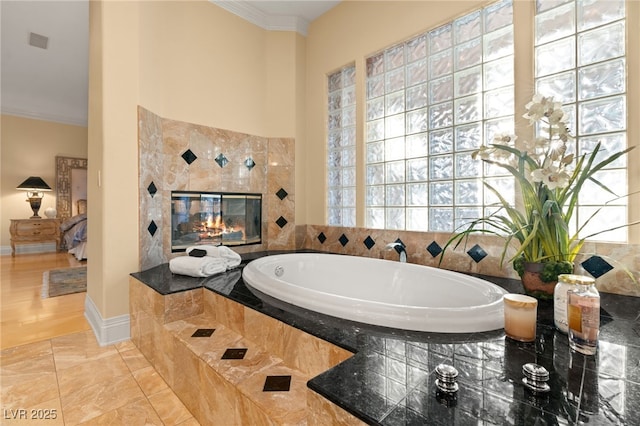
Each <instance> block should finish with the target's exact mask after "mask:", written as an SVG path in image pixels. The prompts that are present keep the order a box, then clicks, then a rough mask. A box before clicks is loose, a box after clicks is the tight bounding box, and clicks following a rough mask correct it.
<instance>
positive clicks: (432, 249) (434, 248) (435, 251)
mask: <svg viewBox="0 0 640 426" xmlns="http://www.w3.org/2000/svg"><path fill="white" fill-rule="evenodd" d="M427 251H428V252H429V253H430V254H431V256H433V257H436V256H437V255H439V254H440V253H442V247H440V244H438V243H436V242H435V241H431V244H429V245H428V246H427Z"/></svg>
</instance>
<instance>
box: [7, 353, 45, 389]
mask: <svg viewBox="0 0 640 426" xmlns="http://www.w3.org/2000/svg"><path fill="white" fill-rule="evenodd" d="M55 371H56V369H55V365H54V363H53V356H52V355H51V354H45V355H38V356H35V357H29V358H24V359H23V360H22V361H20V362H14V363H11V364H9V365H5V364H4V362H2V363H0V380H2V386H11V385H15V384H18V383H23V382H26V381H29V380H35V379H37V378H38V377H39V376H41V375H42V374H45V373H55Z"/></svg>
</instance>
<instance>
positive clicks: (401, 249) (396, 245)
mask: <svg viewBox="0 0 640 426" xmlns="http://www.w3.org/2000/svg"><path fill="white" fill-rule="evenodd" d="M385 248H386V249H395V250H396V251H397V252H398V253H399V254H400V262H402V263H406V262H407V250H406V247H405V246H404V244H402V243H399V242H394V243H389V244H387V245H386V247H385Z"/></svg>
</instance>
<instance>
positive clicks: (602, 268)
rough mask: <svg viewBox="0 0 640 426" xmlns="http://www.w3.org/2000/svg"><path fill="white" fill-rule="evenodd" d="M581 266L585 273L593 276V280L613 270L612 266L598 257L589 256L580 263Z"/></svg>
mask: <svg viewBox="0 0 640 426" xmlns="http://www.w3.org/2000/svg"><path fill="white" fill-rule="evenodd" d="M581 265H582V267H583V268H584V269H585V271H587V272H588V273H590V274H591V275H592V276H593V278H600V277H601V276H603V275H604V274H606V273H607V272H609V271H610V270H612V269H613V266H611V265H610V264H609V263H608V262H607V261H606V260H604V259H603V258H601V257H600V256H591V257H590V258H589V259H587V260H585V261H584V262H582V263H581Z"/></svg>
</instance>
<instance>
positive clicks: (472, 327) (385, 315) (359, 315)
mask: <svg viewBox="0 0 640 426" xmlns="http://www.w3.org/2000/svg"><path fill="white" fill-rule="evenodd" d="M318 256H320V257H328V256H345V257H351V258H358V259H368V260H369V261H380V262H392V263H397V262H393V261H388V260H383V259H376V258H367V257H363V256H352V255H342V254H335V253H325V252H312V253H299V252H298V253H281V254H275V255H271V256H265V257H261V258H258V259H254V260H252V261H250V262H249V263H247V265H246V266H245V267H244V268H243V271H242V278H243V281H244V283H245V285H246V287H247V288H248V289H249V291H251V292H252V293H254V295H256V296H257V297H259V298H262V297H263V296H264V295H266V296H267V297H268V299H270V303H274V301H275V302H276V303H277V302H278V301H280V302H282V303H284V304H286V305H289V306H294V307H297V308H301V309H306V310H309V311H312V312H315V313H319V314H322V315H328V316H330V317H334V318H337V319H340V320H346V321H352V322H355V323H359V324H364V325H371V326H375V327H384V328H390V329H397V330H404V331H408V332H427V333H446V334H471V333H483V332H492V331H497V330H502V329H503V328H504V314H503V302H502V297H501V296H503V295H504V294H507V293H508V291H507V290H506V289H504V288H503V287H501V286H499V285H497V284H495V283H493V282H491V281H488V280H485V279H483V278H479V277H475V276H473V275H468V274H463V273H460V272H455V271H450V270H446V269H440V268H434V267H430V266H426V265H419V264H413V263H407V264H406V265H407V266H409V267H412V268H413V267H417V268H426V269H436V270H438V271H439V272H441V273H444V274H446V275H455V276H460V277H464V279H465V280H469V281H471V282H478V283H482V284H483V285H486V286H488V287H489V288H490V289H492V291H493V292H494V293H496V295H498V294H499V295H500V297H499V299H496V300H494V301H492V302H489V303H486V304H482V305H476V306H473V307H431V308H425V307H420V306H410V305H399V304H393V303H383V302H377V301H366V300H364V301H363V300H362V299H353V298H351V297H348V296H341V295H335V294H330V293H326V292H322V291H318V290H315V289H308V288H306V289H305V291H307V292H309V294H312V295H314V298H313V303H309V300H310V299H311V298H309V297H308V296H307V297H303V296H300V295H298V294H295V293H294V294H291V293H288V292H286V289H285V290H283V289H282V288H278V289H276V290H275V291H274V289H266V287H265V283H262V284H256V282H257V280H258V281H259V279H261V278H264V279H265V280H267V281H274V282H276V283H281V282H285V283H286V281H284V280H277V279H275V278H272V277H268V276H265V275H264V274H263V273H262V272H261V271H259V270H258V267H259V266H260V265H262V264H264V263H274V262H277V261H278V259H279V258H281V257H287V258H290V257H296V258H300V257H302V258H305V257H318ZM254 262H256V263H255V264H254V265H253V266H251V264H252V263H254ZM258 275H260V276H258ZM277 285H279V284H277ZM269 290H271V291H269ZM254 291H255V292H254ZM327 295H329V297H327ZM326 299H329V300H326ZM331 299H333V300H336V299H338V300H341V301H345V302H350V303H353V301H354V300H355V301H357V302H365V304H369V305H371V304H373V305H375V306H376V308H377V309H382V311H376V313H375V317H373V316H371V313H369V316H366V314H367V312H366V311H362V310H356V309H352V310H350V311H348V313H347V315H345V314H344V311H343V310H340V309H337V308H336V307H335V304H334V303H331V302H332V300H331ZM361 305H362V303H360V304H358V305H356V306H352V307H360V306H361ZM398 308H401V309H404V311H405V313H406V314H407V315H405V316H404V317H398V315H397V312H395V311H394V310H396V311H397V309H398ZM425 309H428V310H429V312H428V313H430V314H431V315H429V316H428V317H425V316H424V315H425V312H424V311H425ZM470 311H473V312H475V313H476V315H472V316H468V317H463V316H459V315H455V314H460V313H462V312H465V313H469V312H470ZM452 314H453V315H454V316H453V317H452ZM489 314H490V315H491V317H489ZM426 319H428V321H426Z"/></svg>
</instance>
